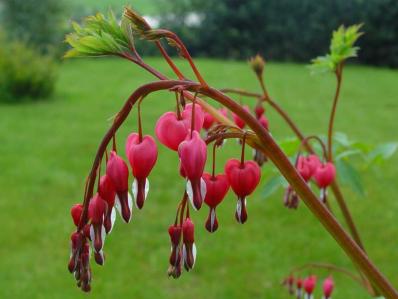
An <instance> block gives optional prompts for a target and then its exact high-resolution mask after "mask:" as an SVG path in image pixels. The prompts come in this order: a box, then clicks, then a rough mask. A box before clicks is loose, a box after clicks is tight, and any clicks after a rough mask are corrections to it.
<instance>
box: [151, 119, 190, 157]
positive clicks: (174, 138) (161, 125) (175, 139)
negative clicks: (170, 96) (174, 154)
mask: <svg viewBox="0 0 398 299" xmlns="http://www.w3.org/2000/svg"><path fill="white" fill-rule="evenodd" d="M188 132H189V130H188V128H187V126H186V120H184V119H182V118H181V119H178V118H177V115H176V114H175V113H174V112H166V113H164V114H163V115H162V116H161V117H160V118H159V119H158V121H157V123H156V127H155V133H156V137H157V138H158V139H159V141H160V142H161V143H162V144H163V145H164V146H166V147H168V148H169V149H171V150H173V151H177V150H178V146H179V145H180V143H181V142H182V141H184V140H185V137H186V136H187V135H188Z"/></svg>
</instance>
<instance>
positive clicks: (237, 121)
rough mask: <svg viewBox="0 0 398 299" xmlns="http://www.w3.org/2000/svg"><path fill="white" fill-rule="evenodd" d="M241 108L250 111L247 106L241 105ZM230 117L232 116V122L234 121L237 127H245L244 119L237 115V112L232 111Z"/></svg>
mask: <svg viewBox="0 0 398 299" xmlns="http://www.w3.org/2000/svg"><path fill="white" fill-rule="evenodd" d="M243 109H244V110H246V111H247V112H250V109H249V107H248V106H246V105H245V106H243ZM232 117H233V119H234V122H235V125H236V126H237V127H238V128H240V129H243V128H244V127H245V125H246V124H245V121H244V120H243V119H241V118H240V117H239V115H237V114H235V113H232Z"/></svg>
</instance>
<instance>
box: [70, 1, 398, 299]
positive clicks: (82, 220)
mask: <svg viewBox="0 0 398 299" xmlns="http://www.w3.org/2000/svg"><path fill="white" fill-rule="evenodd" d="M73 26H74V31H75V32H74V33H71V34H69V35H68V36H67V38H66V41H67V42H68V43H69V44H70V45H71V47H72V48H71V49H70V50H69V51H68V52H67V54H66V57H76V56H106V55H113V56H117V57H121V58H124V59H126V60H128V61H131V62H133V63H135V64H136V65H138V66H139V67H141V68H143V69H144V70H146V71H148V72H149V73H151V74H152V75H153V76H154V77H155V80H154V81H153V82H149V83H147V84H145V85H143V86H141V87H139V88H137V89H136V90H134V91H133V93H132V94H131V96H130V97H129V98H128V99H127V101H126V103H125V104H124V106H123V107H122V108H121V110H120V111H119V112H118V113H117V114H116V116H115V117H114V120H113V123H112V125H111V127H110V128H109V130H108V132H107V133H106V134H105V136H104V138H103V140H102V141H101V143H100V145H99V147H98V151H97V153H96V155H95V158H94V162H93V166H92V169H91V171H90V173H89V176H88V178H87V181H86V186H85V192H84V196H83V204H76V205H74V206H73V207H72V209H71V214H72V219H73V223H74V225H75V226H76V229H75V231H74V232H73V233H72V235H71V236H70V241H71V256H70V260H69V265H68V268H69V271H70V272H72V273H73V274H74V276H75V279H76V280H77V284H78V286H79V287H80V288H81V289H82V290H83V291H89V290H90V289H91V282H92V272H91V267H90V262H91V260H92V257H93V256H94V261H95V262H96V263H98V264H100V265H103V264H104V261H105V253H104V248H105V247H104V245H105V237H106V236H107V234H108V235H109V234H110V233H111V232H112V233H114V230H112V228H113V227H114V224H115V217H116V213H115V209H116V210H118V211H119V214H120V216H121V218H122V219H123V220H124V222H130V221H131V219H132V215H133V201H134V202H135V206H136V207H137V208H138V209H137V210H134V213H138V212H139V209H142V208H144V206H145V205H147V204H145V205H144V203H146V201H147V197H148V196H151V195H150V193H148V190H149V180H148V177H149V176H150V174H151V171H152V169H153V167H155V166H156V165H155V164H156V163H161V160H162V157H161V156H159V157H158V148H157V144H156V141H155V139H154V138H153V137H152V136H151V135H155V136H156V138H157V140H158V141H159V142H160V143H161V144H162V145H164V146H165V147H166V148H167V149H169V150H172V151H174V152H175V154H176V155H177V156H178V157H179V159H180V165H176V167H175V171H176V172H178V171H179V173H180V175H181V177H182V178H181V179H183V180H185V188H183V189H182V190H181V200H180V202H179V203H178V205H177V209H176V215H175V217H173V219H174V220H173V221H172V224H171V226H170V227H169V228H168V233H169V236H170V241H171V253H170V257H169V269H168V274H169V275H170V276H172V277H174V278H177V277H179V276H180V275H181V274H182V271H183V268H185V270H186V271H190V270H192V269H193V267H194V265H195V261H196V254H197V253H196V245H195V242H196V240H195V237H194V231H195V229H196V230H197V229H203V227H205V228H206V230H208V231H209V232H212V233H213V232H215V231H216V230H217V228H220V227H222V226H220V223H219V222H218V219H217V216H216V208H217V207H218V206H219V205H220V203H221V202H222V201H223V200H224V199H225V196H226V194H227V193H228V191H229V189H232V191H233V193H234V194H235V195H236V197H237V205H236V210H235V211H234V214H235V218H236V220H237V221H238V222H239V223H244V222H245V221H247V220H248V217H247V215H248V214H247V208H246V203H247V197H248V196H250V195H252V193H253V192H254V191H255V189H256V187H257V186H258V184H259V182H260V177H261V168H260V166H261V165H263V164H264V163H265V162H267V161H269V163H267V164H265V165H266V166H267V167H270V165H271V164H273V165H275V166H276V169H277V170H278V171H279V172H280V174H281V175H282V176H283V177H284V178H285V180H286V181H287V183H288V186H287V189H286V194H285V198H284V202H285V205H286V206H288V207H290V208H297V207H298V203H299V200H301V201H303V202H304V203H305V205H306V206H307V207H308V208H309V210H310V211H311V212H312V213H313V215H314V216H315V217H316V218H317V219H318V220H319V221H320V222H321V223H322V225H323V226H324V227H325V229H326V231H327V232H328V233H330V234H331V235H332V236H333V237H334V238H335V240H336V241H337V243H338V244H339V245H340V246H341V248H342V249H343V250H344V251H345V253H346V254H347V255H348V256H349V258H350V259H351V260H352V261H353V263H354V264H355V265H356V267H357V269H358V271H359V273H358V275H356V274H353V273H351V272H350V271H348V270H346V269H343V268H341V267H338V266H334V265H330V264H326V263H310V264H308V265H305V266H301V267H299V268H295V269H294V270H292V271H291V275H290V276H289V278H288V279H287V280H286V284H287V285H288V288H289V293H290V294H291V295H292V296H295V297H296V298H313V296H314V290H315V287H316V278H315V275H314V274H313V272H314V271H321V270H322V269H327V270H328V272H334V273H336V274H339V273H340V274H345V275H347V276H348V277H350V278H351V279H353V280H355V281H357V282H358V283H359V284H360V285H361V286H362V287H364V288H365V289H366V290H367V291H368V293H369V294H370V295H372V296H378V295H383V296H385V298H398V295H397V291H396V290H395V289H394V287H393V286H392V285H391V284H390V282H389V281H388V280H387V278H386V277H384V275H383V274H381V273H380V271H379V270H378V269H377V267H376V266H375V265H374V264H373V263H372V261H371V260H370V259H369V257H368V255H367V254H366V252H365V250H364V247H363V244H362V242H361V239H360V235H359V232H358V230H357V229H356V226H355V223H354V221H353V219H352V217H351V214H350V211H349V209H348V207H347V205H346V202H345V200H344V197H343V195H342V192H341V191H340V188H339V185H338V181H337V179H338V178H339V170H338V169H337V170H336V162H338V159H337V158H336V159H335V158H334V151H333V149H334V146H333V124H334V119H335V113H336V108H337V103H338V99H339V94H340V88H341V81H342V74H343V68H344V63H345V61H346V60H347V59H348V58H350V57H354V56H356V54H357V50H358V49H357V48H356V47H354V43H355V42H356V40H357V39H358V37H359V36H360V35H361V33H360V32H359V30H360V26H351V27H347V28H345V27H340V28H339V29H338V30H337V31H335V32H334V33H333V37H332V42H331V47H330V54H328V55H326V56H324V57H320V58H317V59H315V60H314V63H313V67H314V68H315V69H320V70H326V71H331V72H333V73H334V74H335V75H336V79H337V88H336V93H335V97H334V100H333V106H332V111H331V116H330V120H329V126H328V132H327V138H326V142H325V139H323V138H322V137H318V136H314V135H309V136H306V135H304V134H303V133H302V132H301V131H300V129H299V128H298V126H297V125H296V124H295V123H294V122H293V120H292V119H291V118H290V117H289V115H288V113H287V112H286V111H284V110H283V109H282V108H281V107H280V106H279V105H278V103H277V102H275V101H274V100H273V99H272V98H271V96H270V95H269V93H268V91H267V89H266V84H265V81H264V78H263V74H264V68H265V61H264V60H263V58H262V57H261V56H259V55H257V56H256V57H254V58H252V59H251V60H250V61H249V63H250V65H251V67H252V69H253V71H254V73H255V75H256V78H257V79H258V82H259V84H260V87H261V90H262V93H254V92H246V91H243V90H240V89H224V90H218V89H216V88H213V87H211V86H210V85H209V84H208V83H207V82H206V80H205V79H204V77H203V76H202V74H201V73H200V72H199V70H198V68H197V67H196V65H195V63H194V61H193V59H192V57H191V56H190V54H189V52H188V50H187V48H186V47H185V45H184V43H183V42H182V41H181V40H180V39H179V37H178V36H177V35H176V34H175V33H173V32H171V31H168V30H165V29H153V28H151V26H150V25H149V24H148V23H147V22H146V21H145V19H144V18H142V17H141V16H140V15H138V14H137V13H136V12H135V11H133V10H131V9H129V8H126V9H125V11H124V14H123V16H122V19H121V21H120V22H119V21H118V20H116V18H115V17H114V15H113V14H109V16H108V17H105V16H103V15H102V14H97V15H95V16H92V17H88V18H87V19H86V21H85V22H84V25H83V26H80V25H78V24H73ZM135 38H141V39H144V40H146V41H151V42H154V43H155V45H156V46H157V48H158V49H159V51H160V53H161V55H162V56H163V57H164V59H165V60H166V62H167V63H168V65H169V67H170V68H171V70H172V71H173V72H174V74H175V76H176V78H168V77H166V76H165V75H163V74H162V73H160V72H159V71H158V70H156V69H154V68H152V67H151V66H149V65H147V64H146V63H145V62H144V60H143V59H142V58H141V56H140V55H139V54H138V53H137V50H136V48H135V45H134V39H135ZM162 40H166V41H167V42H168V44H169V45H171V46H172V47H175V48H176V49H177V51H178V53H179V54H180V56H181V57H183V58H184V59H185V60H186V61H187V62H188V63H189V65H190V67H191V69H192V71H193V74H194V75H195V78H188V77H187V76H186V74H184V73H183V72H182V71H181V70H180V69H179V68H178V67H177V66H176V64H175V63H174V62H173V58H171V57H170V56H169V55H168V53H167V51H166V49H165V48H164V47H163V46H162V43H161V41H162ZM161 90H162V91H168V92H170V94H171V95H172V96H171V97H170V98H171V99H172V103H175V104H173V105H175V110H174V111H166V112H164V114H163V115H162V116H160V118H159V119H158V121H157V123H156V126H155V132H154V133H152V134H151V133H150V132H147V135H143V128H142V123H141V109H140V107H141V105H143V103H144V102H146V100H147V99H148V98H150V95H151V94H152V93H154V92H156V91H161ZM228 93H236V94H240V95H241V96H245V97H248V98H255V99H256V102H255V103H254V105H253V110H251V109H250V108H249V107H250V105H246V104H245V105H243V104H241V103H240V102H236V101H234V100H233V99H232V98H230V97H229V96H228V95H227V94H228ZM174 97H175V100H174ZM204 98H209V99H212V100H214V101H215V102H217V103H218V105H220V106H221V108H219V107H217V108H215V107H213V106H212V105H210V104H209V103H208V102H207V101H205V100H204ZM136 106H138V118H137V119H138V132H132V133H131V134H130V135H129V137H128V138H127V141H126V143H125V154H126V158H127V159H124V158H123V157H122V156H121V154H122V153H120V152H118V150H117V141H116V140H117V138H116V135H117V133H118V130H119V128H120V127H121V126H122V125H123V124H124V122H125V120H126V119H127V117H128V116H129V113H130V111H131V110H132V109H133V107H136ZM269 109H274V110H275V111H276V112H277V113H278V114H279V115H280V116H281V117H282V119H283V120H284V121H286V122H287V124H288V125H289V126H290V128H291V129H292V131H293V132H294V133H295V134H296V136H297V137H298V139H299V146H298V148H297V152H296V153H295V158H294V157H293V158H292V159H289V158H288V157H287V155H286V154H285V153H284V151H283V150H282V149H281V146H280V145H279V144H278V143H277V142H276V141H275V139H274V138H273V136H271V133H270V132H269V129H270V128H273V127H274V125H273V124H272V125H271V126H269V122H268V119H267V116H266V115H265V113H266V111H267V112H268V110H269ZM228 138H234V139H237V140H238V141H239V142H238V143H237V144H238V145H236V146H239V147H241V155H240V158H238V159H236V158H235V157H230V159H229V160H228V161H227V163H226V165H225V166H224V167H223V169H224V173H219V174H215V164H216V155H215V152H216V148H217V149H218V151H220V150H222V146H223V144H224V141H225V140H226V139H228ZM312 141H316V142H317V143H316V144H315V145H314V144H313V143H312ZM210 145H212V147H210ZM233 146H235V143H233ZM208 147H210V148H212V150H213V151H212V153H213V155H212V170H211V172H205V168H206V161H207V160H208V159H207V156H208V155H207V148H208ZM245 147H251V148H252V149H253V150H254V159H253V160H254V161H252V160H248V159H247V157H246V156H245ZM319 149H320V150H319ZM127 160H128V162H129V164H130V167H131V174H132V175H131V176H130V170H129V168H128V165H127V163H126V162H125V161H127ZM209 160H210V159H209ZM102 164H104V169H105V171H104V174H103V175H102V176H101V165H102ZM170 171H172V170H170ZM336 178H337V179H336ZM268 179H269V178H267V177H266V176H265V177H264V180H265V181H267V180H268ZM329 189H330V192H331V193H332V194H333V195H334V197H333V198H334V199H335V200H336V201H337V203H338V206H339V208H340V209H341V211H342V215H343V217H344V218H345V220H346V222H347V224H348V228H349V232H347V231H346V230H345V229H344V228H343V226H342V225H341V224H340V222H339V221H338V220H337V218H336V217H335V216H334V214H333V213H332V211H331V207H330V201H331V197H329V198H327V196H326V194H327V191H328V190H329ZM133 199H134V200H133ZM252 200H255V199H254V198H253V199H252ZM203 202H204V203H205V204H206V205H207V206H208V207H209V214H208V217H207V219H206V220H203V224H204V225H203V224H202V225H196V227H195V226H194V223H193V221H192V220H191V219H192V218H191V215H190V207H192V208H193V210H199V209H200V208H201V207H202V205H203ZM231 214H232V212H231ZM116 223H118V222H116ZM165 233H166V229H165ZM107 237H109V236H107ZM165 246H166V245H165ZM308 268H310V271H311V272H310V273H308V274H305V273H303V272H304V271H305V269H308ZM306 276H307V277H306ZM318 276H319V275H318ZM295 277H298V278H295ZM300 277H301V278H300ZM327 277H328V278H326V280H325V281H324V283H323V288H322V289H323V296H324V298H330V296H331V293H332V291H333V288H334V283H333V280H332V278H331V276H330V273H328V276H327ZM315 291H316V290H315Z"/></svg>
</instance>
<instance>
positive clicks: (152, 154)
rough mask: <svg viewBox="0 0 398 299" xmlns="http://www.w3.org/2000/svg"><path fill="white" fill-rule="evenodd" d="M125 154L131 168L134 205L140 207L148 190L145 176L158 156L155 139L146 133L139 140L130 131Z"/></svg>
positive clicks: (136, 135)
mask: <svg viewBox="0 0 398 299" xmlns="http://www.w3.org/2000/svg"><path fill="white" fill-rule="evenodd" d="M126 155H127V158H128V159H129V162H130V165H131V168H132V170H133V176H134V177H135V179H134V181H133V188H132V189H133V195H134V198H135V202H136V205H137V207H138V208H139V209H141V208H142V207H143V205H144V201H145V199H146V197H147V194H148V190H149V181H148V179H147V177H148V176H149V173H150V172H151V170H152V168H153V167H154V166H155V163H156V160H157V158H158V149H157V146H156V142H155V140H154V139H153V138H152V137H151V136H149V135H146V136H144V137H143V138H142V140H141V141H140V138H139V135H138V134H137V133H132V134H130V135H129V137H128V138H127V142H126Z"/></svg>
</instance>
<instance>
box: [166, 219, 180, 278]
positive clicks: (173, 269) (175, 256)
mask: <svg viewBox="0 0 398 299" xmlns="http://www.w3.org/2000/svg"><path fill="white" fill-rule="evenodd" d="M181 235H182V228H181V226H180V225H177V224H174V225H170V227H169V236H170V241H171V253H170V258H169V263H170V267H169V270H168V273H169V276H173V277H174V278H178V277H179V276H180V275H181V266H182V263H181V260H182V254H181V249H180V241H181Z"/></svg>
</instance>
